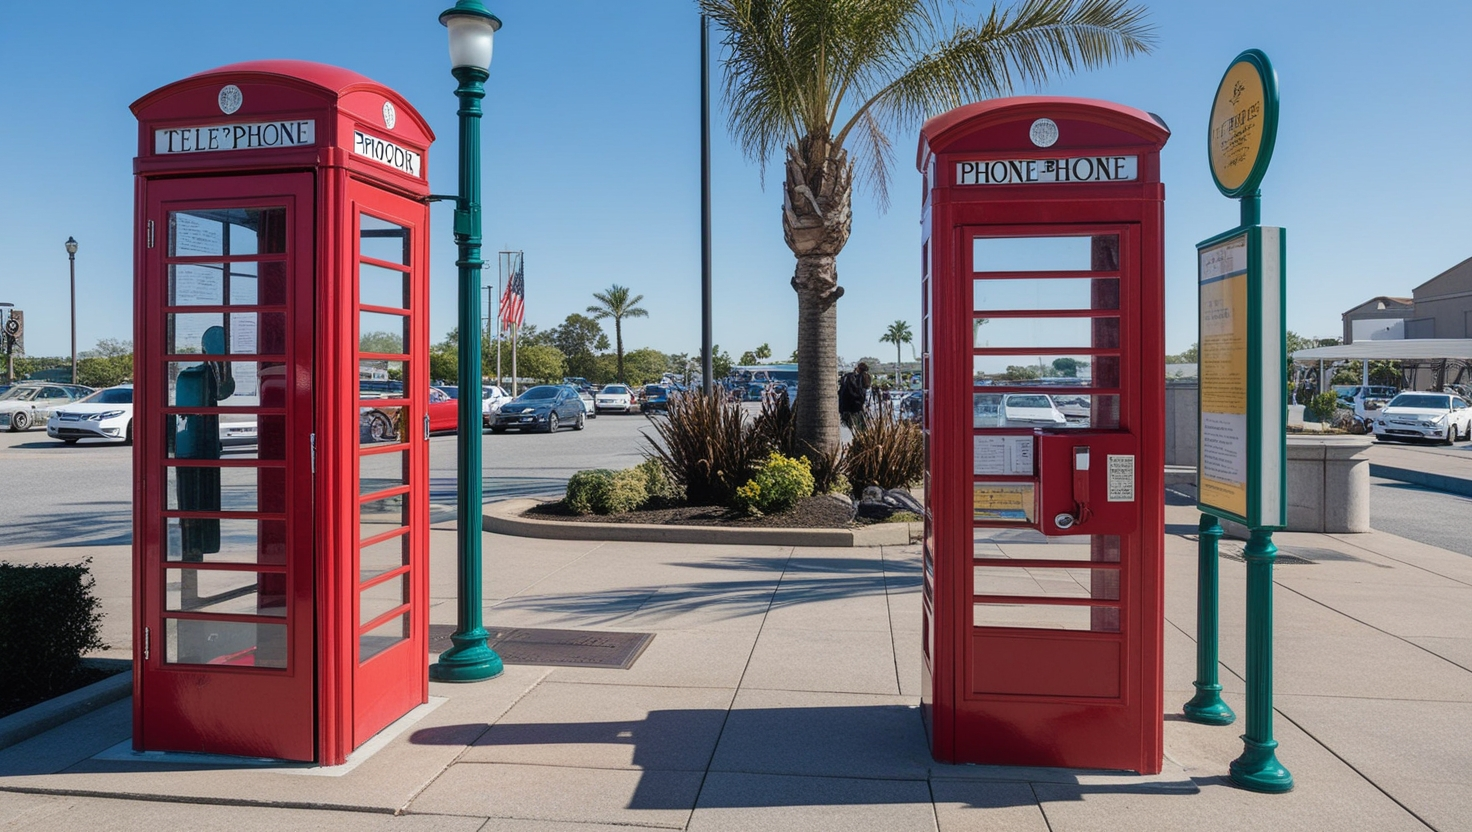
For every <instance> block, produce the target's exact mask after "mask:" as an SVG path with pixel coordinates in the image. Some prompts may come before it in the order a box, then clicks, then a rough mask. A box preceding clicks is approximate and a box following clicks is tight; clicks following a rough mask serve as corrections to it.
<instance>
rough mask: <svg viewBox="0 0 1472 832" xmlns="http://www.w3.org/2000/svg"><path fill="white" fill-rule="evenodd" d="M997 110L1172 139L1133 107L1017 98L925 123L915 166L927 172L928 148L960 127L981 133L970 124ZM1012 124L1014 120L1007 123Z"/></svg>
mask: <svg viewBox="0 0 1472 832" xmlns="http://www.w3.org/2000/svg"><path fill="white" fill-rule="evenodd" d="M997 110H1007V111H1010V112H1009V115H1011V116H1012V117H1013V118H1032V117H1035V116H1041V115H1053V116H1064V117H1076V118H1077V117H1081V118H1084V119H1085V120H1088V121H1100V122H1104V123H1113V124H1114V126H1116V127H1119V128H1120V129H1122V130H1126V131H1128V132H1130V133H1134V134H1136V135H1138V136H1140V137H1142V138H1145V139H1148V140H1150V141H1154V142H1159V143H1161V144H1164V143H1165V140H1166V137H1168V136H1169V135H1170V128H1169V127H1167V126H1166V125H1165V122H1164V121H1163V120H1162V119H1161V118H1160V117H1159V116H1157V115H1155V114H1154V113H1147V112H1145V111H1144V110H1140V109H1137V108H1135V107H1130V106H1128V105H1125V104H1116V103H1115V102H1113V101H1102V100H1100V99H1097V98H1069V97H1064V96H1052V95H1017V96H1011V97H1008V98H989V99H987V100H986V101H977V102H976V103H974V104H966V105H963V106H960V107H957V108H956V109H954V110H950V111H949V112H945V113H941V114H940V115H938V116H934V117H933V118H930V119H929V120H927V121H926V122H925V124H923V125H921V127H920V146H919V148H917V149H916V153H915V164H916V166H917V167H918V168H919V169H920V170H921V171H924V170H925V153H926V150H927V149H928V148H932V147H935V146H937V145H945V144H948V143H949V142H950V141H951V138H952V137H951V136H949V135H947V133H949V132H950V131H951V130H954V129H956V128H957V127H958V126H961V125H963V124H964V125H966V126H967V128H968V130H969V129H977V128H978V127H980V126H982V125H980V124H968V122H972V121H973V120H974V119H979V120H982V121H984V117H985V116H987V115H988V114H991V113H993V112H995V111H997ZM1005 120H1009V121H1010V120H1011V119H1005Z"/></svg>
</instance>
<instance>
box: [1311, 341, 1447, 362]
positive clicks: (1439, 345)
mask: <svg viewBox="0 0 1472 832" xmlns="http://www.w3.org/2000/svg"><path fill="white" fill-rule="evenodd" d="M1448 358H1454V359H1459V360H1462V361H1472V338H1406V339H1397V340H1389V339H1387V340H1384V341H1356V342H1354V343H1353V344H1341V345H1339V346H1336V347H1313V348H1311V349H1306V350H1298V351H1297V352H1295V353H1293V360H1294V361H1363V360H1369V361H1436V360H1441V359H1448Z"/></svg>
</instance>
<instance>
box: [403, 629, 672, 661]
mask: <svg viewBox="0 0 1472 832" xmlns="http://www.w3.org/2000/svg"><path fill="white" fill-rule="evenodd" d="M454 632H455V628H454V626H452V625H449V624H431V625H429V652H430V654H431V655H437V654H439V653H442V652H444V651H446V650H448V649H450V648H451V647H452V646H453V645H452V644H451V642H450V635H451V634H452V633H454ZM486 633H487V634H488V636H487V638H486V643H487V644H489V645H490V647H491V649H492V650H495V651H496V653H498V654H499V655H500V656H501V661H503V662H505V663H506V664H534V665H543V666H548V667H608V668H617V669H619V670H628V669H629V668H631V667H633V666H634V662H635V661H636V660H637V659H638V658H639V656H640V655H641V654H643V652H644V648H646V647H648V646H649V642H651V641H653V640H654V633H616V632H604V631H601V630H547V629H540V628H536V627H487V628H486Z"/></svg>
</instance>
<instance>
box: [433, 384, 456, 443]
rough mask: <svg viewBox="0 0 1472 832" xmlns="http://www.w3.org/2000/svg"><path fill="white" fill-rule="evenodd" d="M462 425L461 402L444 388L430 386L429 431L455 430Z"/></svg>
mask: <svg viewBox="0 0 1472 832" xmlns="http://www.w3.org/2000/svg"><path fill="white" fill-rule="evenodd" d="M459 426H460V403H459V402H457V401H456V400H454V399H452V398H450V396H449V394H448V393H446V392H445V391H443V390H437V389H435V388H433V387H431V388H429V432H430V433H440V432H442V431H454V430H456V429H457V428H458V427H459Z"/></svg>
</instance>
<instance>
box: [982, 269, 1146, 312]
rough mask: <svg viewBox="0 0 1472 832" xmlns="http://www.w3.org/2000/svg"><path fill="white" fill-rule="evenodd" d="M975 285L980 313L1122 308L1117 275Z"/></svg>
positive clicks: (1004, 280)
mask: <svg viewBox="0 0 1472 832" xmlns="http://www.w3.org/2000/svg"><path fill="white" fill-rule="evenodd" d="M972 285H973V287H974V288H973V289H972V293H971V305H972V308H973V309H975V310H976V311H978V312H1011V311H1014V310H1015V311H1024V310H1030V309H1118V308H1119V278H1117V277H1100V278H1094V279H1092V280H1089V279H1081V278H1076V277H1073V278H1070V277H1027V278H1015V279H996V280H987V279H981V280H976V281H973V283H972Z"/></svg>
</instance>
